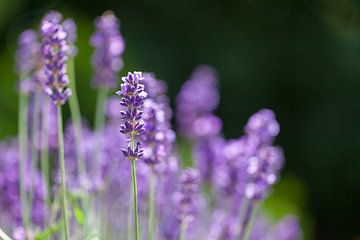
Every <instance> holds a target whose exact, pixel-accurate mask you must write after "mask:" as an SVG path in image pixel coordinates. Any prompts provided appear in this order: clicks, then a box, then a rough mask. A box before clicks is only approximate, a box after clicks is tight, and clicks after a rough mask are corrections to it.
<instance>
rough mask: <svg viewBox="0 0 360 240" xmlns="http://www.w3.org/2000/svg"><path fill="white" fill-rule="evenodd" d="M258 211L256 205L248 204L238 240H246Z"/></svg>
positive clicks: (257, 205)
mask: <svg viewBox="0 0 360 240" xmlns="http://www.w3.org/2000/svg"><path fill="white" fill-rule="evenodd" d="M258 209H259V204H258V203H251V202H250V203H249V204H248V206H247V209H246V213H245V217H244V221H243V223H242V229H241V230H240V231H241V232H240V240H248V239H249V237H250V233H251V230H252V227H253V224H254V220H255V217H256V214H257V211H258Z"/></svg>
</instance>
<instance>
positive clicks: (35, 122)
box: [26, 89, 42, 221]
mask: <svg viewBox="0 0 360 240" xmlns="http://www.w3.org/2000/svg"><path fill="white" fill-rule="evenodd" d="M41 95H42V92H41V91H40V89H35V93H34V102H33V109H32V129H31V134H32V145H31V167H30V178H31V185H32V186H33V185H34V179H35V169H36V166H37V164H38V160H39V151H38V146H39V142H38V141H39V135H38V134H39V123H40V117H39V116H40V107H41V105H40V104H41ZM33 195H34V192H33V191H31V192H30V196H29V206H30V211H29V215H28V216H27V220H26V221H30V218H31V206H32V205H33V198H34V196H33Z"/></svg>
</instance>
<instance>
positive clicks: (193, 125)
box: [176, 65, 221, 138]
mask: <svg viewBox="0 0 360 240" xmlns="http://www.w3.org/2000/svg"><path fill="white" fill-rule="evenodd" d="M217 82H218V80H217V74H216V72H215V70H214V69H213V68H211V67H209V66H206V65H200V66H198V67H197V68H196V69H195V70H194V72H193V73H192V75H191V77H190V79H189V80H188V81H187V82H185V83H184V85H183V86H182V87H181V90H180V93H179V94H178V96H177V97H176V103H177V109H176V111H177V112H176V118H177V123H178V126H179V130H180V132H181V133H182V134H183V135H184V136H186V137H189V138H196V137H198V136H197V133H198V132H199V131H200V133H202V134H203V133H204V130H205V133H206V131H209V130H210V128H209V127H208V126H210V125H211V126H212V127H214V129H215V130H217V129H218V128H219V121H220V120H219V119H218V120H215V121H214V119H215V118H212V119H210V121H208V120H209V119H206V120H207V123H206V126H207V127H206V128H205V129H200V130H199V129H197V127H199V123H197V122H196V121H197V120H198V119H199V118H201V117H203V116H204V115H205V116H206V115H208V114H210V113H211V112H212V111H213V110H214V109H215V108H216V107H217V105H218V103H219V92H218V86H217ZM200 121H202V122H204V119H203V120H200ZM212 124H214V125H212ZM220 126H221V123H220ZM210 133H212V132H211V131H210Z"/></svg>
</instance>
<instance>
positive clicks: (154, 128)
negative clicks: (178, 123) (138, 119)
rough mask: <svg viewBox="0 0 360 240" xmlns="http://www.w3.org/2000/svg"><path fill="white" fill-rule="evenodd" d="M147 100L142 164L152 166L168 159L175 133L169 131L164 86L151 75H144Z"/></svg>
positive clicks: (167, 107) (169, 113) (168, 108)
mask: <svg viewBox="0 0 360 240" xmlns="http://www.w3.org/2000/svg"><path fill="white" fill-rule="evenodd" d="M144 80H145V81H144V84H145V88H146V89H147V92H148V98H147V99H146V100H145V102H144V114H143V115H144V116H143V119H144V123H145V126H144V127H145V132H144V134H143V136H142V141H143V143H144V162H145V163H147V164H148V165H151V166H154V165H156V164H158V163H160V162H161V161H163V160H164V159H165V157H168V156H169V155H170V153H171V151H172V149H173V144H174V142H175V138H176V137H175V133H174V131H172V130H171V124H170V120H171V115H172V114H171V109H170V106H169V100H168V98H167V96H166V95H165V94H166V89H167V88H166V84H165V83H164V82H163V81H160V80H157V79H156V78H155V75H154V74H152V73H145V74H144Z"/></svg>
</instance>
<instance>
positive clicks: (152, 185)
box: [148, 169, 155, 240]
mask: <svg viewBox="0 0 360 240" xmlns="http://www.w3.org/2000/svg"><path fill="white" fill-rule="evenodd" d="M154 182H155V179H154V171H153V169H151V173H150V181H149V222H148V224H149V226H148V231H149V236H148V239H149V240H152V239H153V231H154V208H155V204H154V193H155V183H154Z"/></svg>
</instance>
